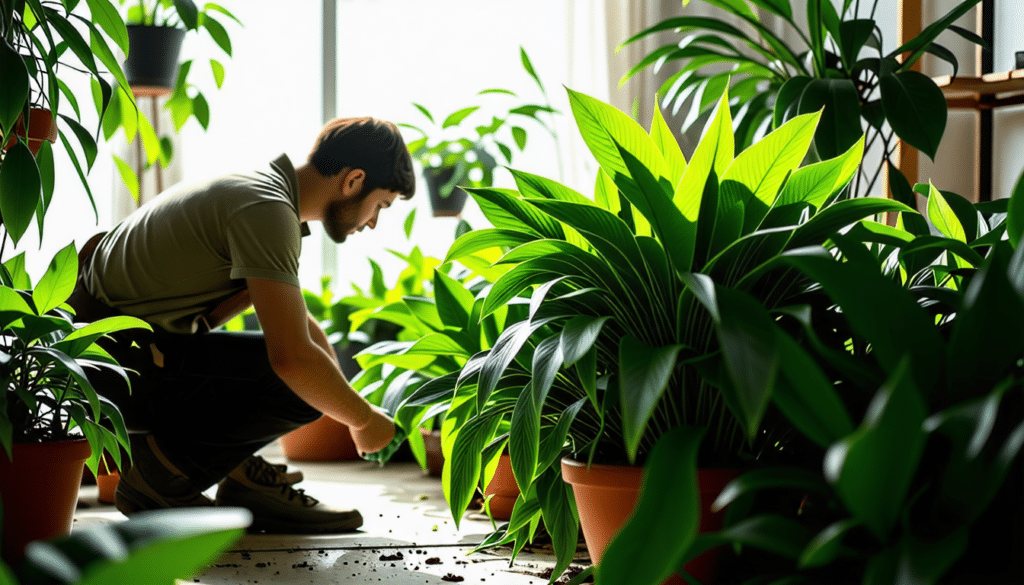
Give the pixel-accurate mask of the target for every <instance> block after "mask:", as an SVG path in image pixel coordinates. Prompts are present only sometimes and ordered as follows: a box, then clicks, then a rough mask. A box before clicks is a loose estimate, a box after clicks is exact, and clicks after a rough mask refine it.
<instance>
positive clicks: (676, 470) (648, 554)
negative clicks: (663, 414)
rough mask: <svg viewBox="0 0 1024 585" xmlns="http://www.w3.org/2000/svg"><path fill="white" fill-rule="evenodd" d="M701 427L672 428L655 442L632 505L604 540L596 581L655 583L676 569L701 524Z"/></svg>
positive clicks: (638, 584) (647, 584)
mask: <svg viewBox="0 0 1024 585" xmlns="http://www.w3.org/2000/svg"><path fill="white" fill-rule="evenodd" d="M705 432H706V429H703V428H696V427H687V426H680V427H676V428H674V429H672V430H670V431H668V432H666V433H665V434H664V435H662V437H661V439H659V440H658V442H657V443H656V444H655V445H654V448H653V449H652V450H651V456H650V457H649V458H648V461H647V464H646V466H645V469H644V480H643V483H642V484H641V486H640V498H639V501H638V502H637V506H636V509H635V510H634V512H633V514H632V515H631V516H630V518H629V520H628V521H627V522H626V524H625V525H624V526H623V527H622V528H621V529H620V530H619V532H618V533H617V534H616V536H615V538H614V539H612V542H611V543H610V544H609V545H608V549H607V550H606V551H605V553H604V557H603V558H602V559H601V563H600V564H599V565H598V567H597V582H599V583H629V584H630V585H657V584H659V583H662V582H663V581H664V580H665V579H666V578H667V577H669V576H670V575H672V574H673V573H674V572H675V570H676V567H678V566H679V565H680V562H681V560H682V556H683V554H684V553H685V552H686V550H687V549H688V548H689V547H690V544H691V543H692V542H693V539H694V537H696V535H697V529H698V527H699V525H700V516H701V501H700V492H699V491H698V489H697V451H698V450H699V448H700V442H701V439H702V438H703V436H704V433H705Z"/></svg>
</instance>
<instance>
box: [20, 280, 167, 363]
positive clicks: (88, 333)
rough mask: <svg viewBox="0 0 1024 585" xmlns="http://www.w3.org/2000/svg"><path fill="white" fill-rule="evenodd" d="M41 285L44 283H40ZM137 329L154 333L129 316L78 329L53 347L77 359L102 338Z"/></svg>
mask: <svg viewBox="0 0 1024 585" xmlns="http://www.w3.org/2000/svg"><path fill="white" fill-rule="evenodd" d="M76 266H77V263H76ZM44 278H45V276H44ZM41 283H42V281H40V284H41ZM135 328H140V329H146V330H147V331H152V329H153V328H152V327H151V326H150V325H149V324H148V323H146V322H145V321H143V320H141V319H138V318H136V317H130V316H128V315H120V316H116V317H108V318H106V319H100V320H99V321H95V322H93V323H89V324H87V325H85V326H84V327H81V328H80V329H76V330H75V331H73V332H71V333H69V334H68V335H67V336H66V337H64V339H62V340H60V341H59V342H57V343H55V344H54V345H53V347H54V348H56V349H59V350H61V351H63V352H64V353H66V354H68V356H70V357H72V358H77V357H78V356H80V355H81V354H82V352H84V351H85V350H86V349H87V348H88V347H89V346H90V345H92V344H93V343H94V342H95V341H96V340H97V339H99V338H100V337H103V336H104V335H107V334H109V333H115V332H117V331H124V330H125V329H135Z"/></svg>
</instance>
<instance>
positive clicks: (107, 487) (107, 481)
mask: <svg viewBox="0 0 1024 585" xmlns="http://www.w3.org/2000/svg"><path fill="white" fill-rule="evenodd" d="M119 481H121V474H120V473H118V472H117V471H116V470H115V471H111V472H110V473H100V474H99V475H97V476H96V486H97V487H98V488H99V491H100V494H99V497H97V498H96V499H97V500H99V501H100V502H101V503H104V504H113V503H114V492H115V491H117V484H118V482H119Z"/></svg>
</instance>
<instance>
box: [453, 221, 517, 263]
mask: <svg viewBox="0 0 1024 585" xmlns="http://www.w3.org/2000/svg"><path fill="white" fill-rule="evenodd" d="M536 239H537V237H536V236H534V235H531V234H528V233H524V232H521V231H516V230H500V229H494V228H490V229H480V230H473V231H471V232H469V233H467V234H464V235H462V236H460V237H459V238H458V239H457V240H455V243H453V244H452V245H451V247H450V248H449V249H448V254H447V255H446V256H445V259H444V262H445V263H447V262H450V261H452V260H458V259H460V258H463V257H465V256H469V255H470V254H475V253H476V252H479V251H481V250H488V249H490V248H496V247H505V246H508V247H516V246H519V245H520V244H525V243H527V242H532V241H534V240H536Z"/></svg>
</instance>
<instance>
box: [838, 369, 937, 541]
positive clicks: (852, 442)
mask: <svg viewBox="0 0 1024 585" xmlns="http://www.w3.org/2000/svg"><path fill="white" fill-rule="evenodd" d="M925 414H926V409H925V404H924V401H923V400H922V398H921V396H920V394H919V391H918V389H917V387H916V385H915V384H914V381H913V379H912V373H911V369H910V364H909V363H908V362H907V361H906V360H903V361H901V363H900V365H899V366H897V367H896V368H895V370H894V371H893V373H892V375H891V376H890V378H889V379H888V380H887V381H886V383H885V385H884V386H882V388H881V389H880V390H879V391H878V393H877V394H876V395H875V397H874V399H873V400H872V401H871V404H870V406H869V407H868V411H867V414H866V415H865V417H864V421H863V422H862V423H861V426H860V427H859V428H858V429H857V431H855V432H854V433H853V434H851V435H849V436H848V437H846V438H844V439H843V440H841V441H839V442H838V443H836V444H835V445H833V446H832V447H831V448H830V449H829V450H828V452H827V453H826V454H825V462H824V472H825V479H826V480H828V482H829V483H831V484H832V485H833V486H834V487H835V489H836V492H837V493H838V494H839V497H840V498H841V499H842V500H843V503H844V504H845V505H846V507H847V509H849V510H850V512H852V513H853V515H854V516H855V517H856V518H857V519H858V520H860V521H861V522H863V523H864V525H865V526H867V527H868V528H869V529H870V530H871V532H872V533H874V535H875V536H877V537H878V538H879V539H880V540H882V541H883V542H885V541H886V539H887V537H888V534H889V531H890V530H892V528H893V526H894V525H895V524H896V521H897V520H898V518H899V515H900V514H901V513H902V512H903V510H904V509H905V508H906V502H905V500H906V497H907V495H908V491H909V489H910V483H911V480H912V479H913V477H914V473H915V472H916V471H917V465H918V462H919V461H920V458H921V453H922V452H923V450H924V443H925V435H924V431H923V430H922V423H923V422H924V419H925ZM895 445H898V446H899V448H894V446H895Z"/></svg>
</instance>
